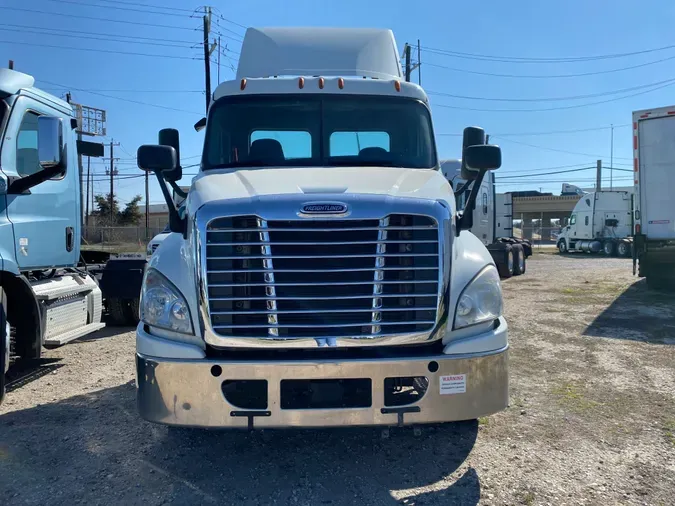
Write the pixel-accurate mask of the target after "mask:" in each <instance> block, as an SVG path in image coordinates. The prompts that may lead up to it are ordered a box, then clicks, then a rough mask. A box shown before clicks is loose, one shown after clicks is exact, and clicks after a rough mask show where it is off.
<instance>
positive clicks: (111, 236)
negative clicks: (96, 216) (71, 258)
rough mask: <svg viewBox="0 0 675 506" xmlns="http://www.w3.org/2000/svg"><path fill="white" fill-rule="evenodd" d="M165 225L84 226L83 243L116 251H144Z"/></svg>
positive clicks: (87, 245)
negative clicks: (147, 226) (146, 226)
mask: <svg viewBox="0 0 675 506" xmlns="http://www.w3.org/2000/svg"><path fill="white" fill-rule="evenodd" d="M163 230H164V227H149V228H145V227H144V226H143V227H100V226H97V227H84V228H83V231H82V244H83V246H84V247H92V248H96V249H103V250H107V251H115V252H142V251H145V248H146V246H147V244H148V242H149V241H150V240H151V239H152V238H153V237H155V236H156V235H157V234H159V233H160V232H162V231H163Z"/></svg>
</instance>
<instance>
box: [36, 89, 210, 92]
mask: <svg viewBox="0 0 675 506" xmlns="http://www.w3.org/2000/svg"><path fill="white" fill-rule="evenodd" d="M42 89H43V90H45V91H46V90H65V89H66V88H42ZM87 91H90V92H94V91H96V92H104V93H204V90H108V89H98V88H95V89H94V88H90V89H89V90H87Z"/></svg>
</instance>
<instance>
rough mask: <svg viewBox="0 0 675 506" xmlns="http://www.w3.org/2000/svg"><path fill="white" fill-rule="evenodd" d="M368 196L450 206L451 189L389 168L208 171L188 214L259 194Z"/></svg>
mask: <svg viewBox="0 0 675 506" xmlns="http://www.w3.org/2000/svg"><path fill="white" fill-rule="evenodd" d="M289 194H297V195H303V194H304V195H312V194H323V195H326V194H335V195H340V194H370V195H387V196H395V197H413V198H422V199H442V200H445V201H447V202H448V204H450V205H452V206H453V207H454V194H453V192H452V188H451V187H450V185H449V184H448V182H447V181H446V179H445V178H444V177H443V175H442V174H441V173H440V172H439V171H437V170H431V169H405V168H392V167H328V168H327V167H310V168H271V169H240V170H236V171H233V170H231V169H228V170H211V171H208V172H202V173H200V174H199V175H198V176H197V177H195V179H194V180H193V182H192V189H191V190H190V195H189V197H188V198H189V200H191V203H190V207H191V208H192V209H193V210H196V209H199V208H200V207H201V206H202V205H204V204H207V203H209V202H212V201H217V200H224V199H241V198H255V197H258V196H265V195H289Z"/></svg>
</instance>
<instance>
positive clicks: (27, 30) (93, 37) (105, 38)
mask: <svg viewBox="0 0 675 506" xmlns="http://www.w3.org/2000/svg"><path fill="white" fill-rule="evenodd" d="M0 26H1V25H0ZM0 30H1V31H4V32H19V33H35V34H38V35H49V36H54V37H68V38H69V39H70V38H75V39H86V40H101V41H105V42H121V43H124V44H142V45H146V46H160V47H174V48H175V47H177V48H184V49H193V47H194V45H195V42H186V43H184V44H165V43H162V42H150V41H141V40H120V39H116V38H112V37H116V35H113V36H111V37H109V36H105V35H104V36H99V35H78V34H73V33H70V34H68V33H52V32H44V31H40V30H32V29H30V28H0ZM48 30H49V28H48ZM59 31H62V32H69V31H70V30H59ZM71 32H72V31H71ZM84 33H87V32H84ZM15 42H16V41H15ZM19 44H23V42H19ZM92 50H95V49H92ZM157 56H160V57H161V56H162V55H157Z"/></svg>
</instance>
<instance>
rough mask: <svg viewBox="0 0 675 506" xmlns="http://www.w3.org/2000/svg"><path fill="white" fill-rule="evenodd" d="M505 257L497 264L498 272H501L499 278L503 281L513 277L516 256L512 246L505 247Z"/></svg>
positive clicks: (506, 245)
mask: <svg viewBox="0 0 675 506" xmlns="http://www.w3.org/2000/svg"><path fill="white" fill-rule="evenodd" d="M502 254H503V256H502V257H501V258H500V259H499V261H498V262H496V264H497V271H498V272H499V277H500V278H502V279H509V278H510V277H511V276H513V266H514V258H513V257H514V255H513V247H512V246H511V245H510V244H505V245H504V251H503V253H502Z"/></svg>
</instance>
